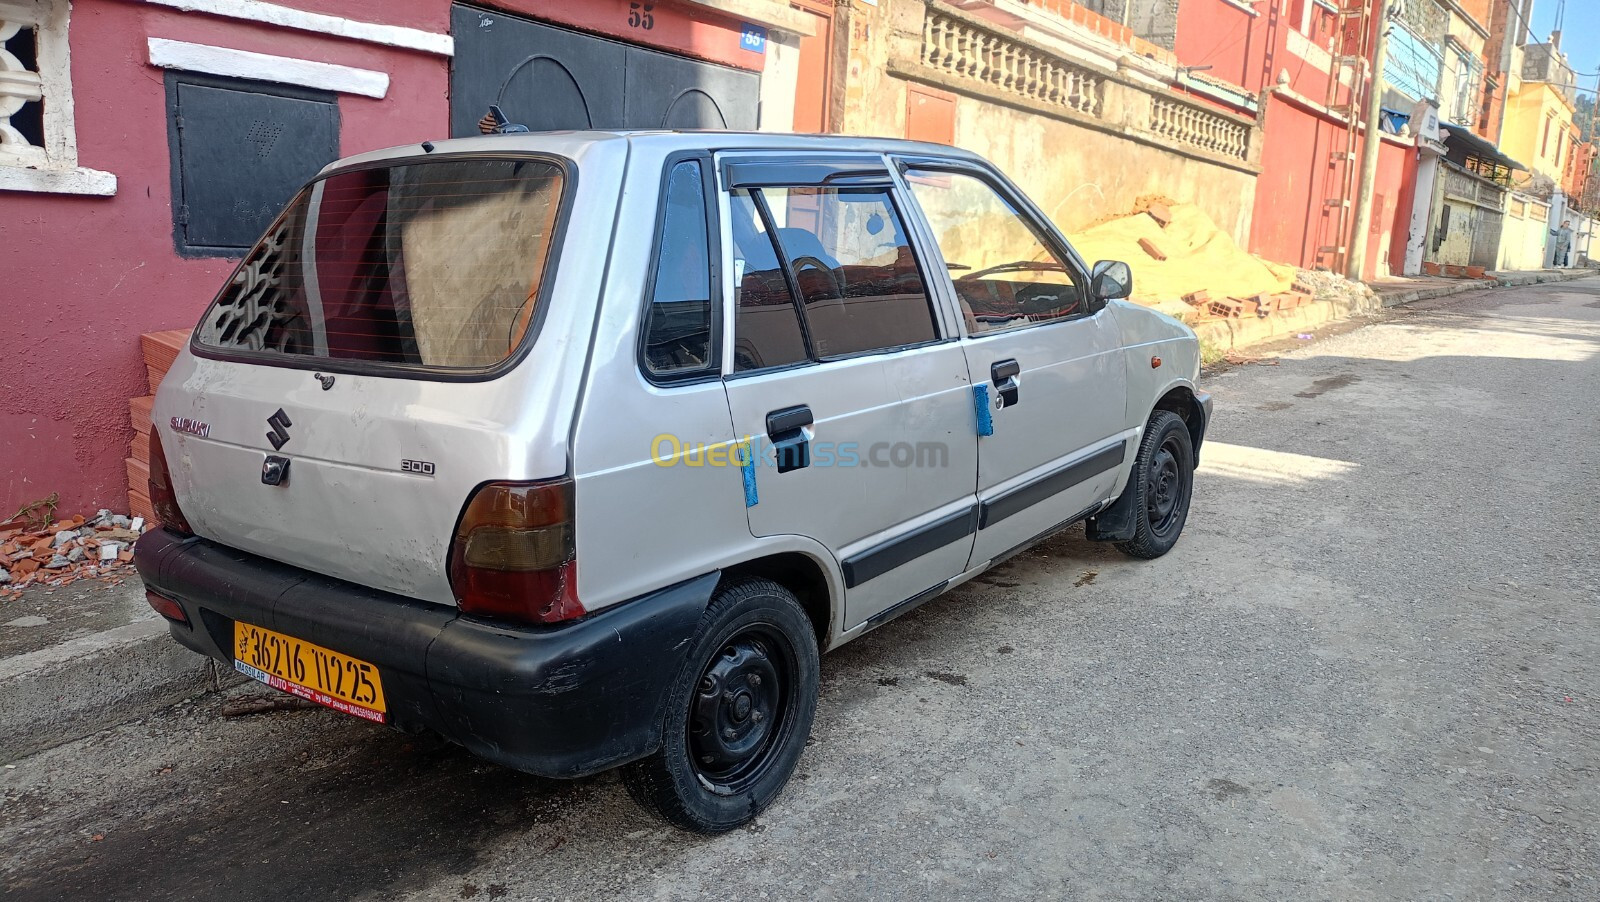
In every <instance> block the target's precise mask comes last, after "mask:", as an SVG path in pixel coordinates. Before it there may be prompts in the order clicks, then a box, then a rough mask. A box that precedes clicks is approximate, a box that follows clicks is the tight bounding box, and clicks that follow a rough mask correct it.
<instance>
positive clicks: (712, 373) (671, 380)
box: [635, 150, 723, 388]
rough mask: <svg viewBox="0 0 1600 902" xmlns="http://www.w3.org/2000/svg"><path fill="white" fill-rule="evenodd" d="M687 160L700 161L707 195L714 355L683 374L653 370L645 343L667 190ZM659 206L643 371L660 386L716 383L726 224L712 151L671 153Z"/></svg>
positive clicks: (642, 311) (641, 333) (641, 350)
mask: <svg viewBox="0 0 1600 902" xmlns="http://www.w3.org/2000/svg"><path fill="white" fill-rule="evenodd" d="M687 162H695V163H699V164H700V189H701V191H702V193H704V195H705V214H706V222H705V227H706V254H707V256H708V257H709V258H710V262H711V269H710V271H709V273H708V275H709V277H710V282H709V285H710V294H711V296H710V298H709V299H708V302H709V303H710V304H711V355H710V361H709V365H708V366H706V367H704V368H701V369H698V370H688V371H685V372H683V373H679V374H673V373H666V374H662V373H656V372H652V371H651V369H650V363H649V359H648V358H647V357H646V354H645V346H646V345H647V344H648V342H647V341H646V339H647V338H648V337H649V335H648V332H649V328H650V309H651V308H650V305H651V304H652V303H654V302H655V292H656V279H657V278H658V277H659V276H660V274H661V265H660V264H661V245H662V243H663V240H664V239H665V237H666V224H667V193H668V192H669V191H670V190H671V184H672V173H673V170H675V169H677V168H678V166H680V165H682V164H683V163H687ZM656 209H657V215H656V225H655V235H654V237H653V238H652V239H651V244H650V260H649V264H648V265H649V267H650V273H649V276H648V278H646V280H645V287H644V297H643V299H642V301H643V302H642V304H641V305H640V307H639V320H638V322H639V328H638V343H637V348H636V350H635V353H636V355H637V357H638V368H639V374H640V375H641V376H643V377H644V379H645V381H646V382H649V383H650V384H651V385H654V386H656V387H658V388H668V387H671V388H678V387H681V386H685V385H697V384H700V383H705V382H715V381H717V380H719V379H721V378H722V307H723V304H722V298H721V295H722V223H721V219H720V215H719V214H720V210H719V209H718V208H717V185H716V169H715V168H714V162H713V160H712V157H711V152H710V151H708V150H681V151H677V152H675V153H672V154H669V155H668V156H667V158H666V159H665V160H663V161H662V163H661V191H660V194H659V195H658V196H657V199H656Z"/></svg>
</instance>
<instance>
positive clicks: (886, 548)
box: [844, 504, 978, 589]
mask: <svg viewBox="0 0 1600 902" xmlns="http://www.w3.org/2000/svg"><path fill="white" fill-rule="evenodd" d="M977 514H978V506H977V505H976V504H974V505H972V506H971V507H969V508H967V509H966V510H964V511H958V512H956V513H953V514H951V515H949V516H947V517H940V518H939V519H937V520H935V521H933V522H932V523H929V524H927V525H926V526H919V527H917V528H916V529H913V530H912V531H910V532H908V533H906V534H904V535H901V536H896V537H895V538H893V539H890V540H889V541H887V542H882V543H880V544H878V545H874V546H872V547H871V548H868V549H867V550H866V551H863V552H861V553H860V554H857V555H855V556H854V557H851V558H847V559H846V560H845V562H844V585H845V588H847V589H853V588H855V587H856V586H859V585H861V584H862V583H864V582H866V581H868V580H870V579H873V578H875V577H879V576H882V575H883V574H885V573H888V572H889V571H890V570H893V569H894V568H896V567H899V566H900V565H902V564H909V563H911V562H912V561H914V560H916V559H917V558H919V557H922V556H923V555H925V554H927V553H929V552H931V551H937V550H938V549H940V548H943V547H944V546H946V545H948V544H950V543H951V542H954V541H957V540H959V539H961V538H963V537H964V536H970V535H972V533H973V532H974V531H975V529H976V524H977Z"/></svg>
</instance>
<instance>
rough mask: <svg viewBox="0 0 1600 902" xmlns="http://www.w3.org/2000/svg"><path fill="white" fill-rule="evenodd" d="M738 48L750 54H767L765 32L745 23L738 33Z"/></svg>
mask: <svg viewBox="0 0 1600 902" xmlns="http://www.w3.org/2000/svg"><path fill="white" fill-rule="evenodd" d="M739 47H740V48H741V49H743V50H748V51H750V52H752V53H766V52H767V30H766V29H765V28H762V27H761V26H760V25H751V24H750V23H748V22H746V23H745V24H744V28H743V30H741V31H740V32H739Z"/></svg>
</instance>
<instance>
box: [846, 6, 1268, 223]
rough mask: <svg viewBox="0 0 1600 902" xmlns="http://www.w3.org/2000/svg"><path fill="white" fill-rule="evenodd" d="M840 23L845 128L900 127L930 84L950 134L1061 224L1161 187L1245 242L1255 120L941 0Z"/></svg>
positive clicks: (1102, 214)
mask: <svg viewBox="0 0 1600 902" xmlns="http://www.w3.org/2000/svg"><path fill="white" fill-rule="evenodd" d="M848 34H849V38H850V48H849V74H848V77H847V78H846V80H845V84H846V89H845V96H844V97H843V103H842V104H841V106H842V109H841V110H840V112H841V114H842V115H841V118H840V119H839V120H838V121H839V123H840V130H841V131H843V132H846V133H849V134H867V135H882V136H889V137H901V136H904V135H906V134H907V110H908V91H909V89H910V87H911V85H914V84H915V85H918V86H931V87H933V88H936V89H940V90H942V91H945V92H949V94H950V95H952V96H953V97H954V98H955V116H954V119H955V125H954V135H953V138H954V143H955V144H956V145H957V146H959V147H962V148H965V149H968V150H972V151H974V152H976V153H979V154H982V155H983V156H985V157H987V158H989V159H990V160H992V161H994V162H995V163H996V164H997V165H998V166H1000V168H1001V169H1003V170H1004V171H1005V172H1006V173H1007V174H1009V175H1010V176H1011V177H1012V178H1013V179H1015V180H1016V181H1017V183H1018V184H1019V185H1021V186H1022V188H1023V190H1025V191H1026V192H1027V193H1028V194H1029V196H1030V197H1032V198H1033V199H1034V201H1035V202H1036V203H1038V204H1039V206H1040V207H1042V208H1043V209H1044V210H1045V211H1046V212H1047V213H1049V214H1050V215H1051V216H1052V217H1053V218H1054V219H1055V221H1056V223H1057V224H1058V225H1059V226H1060V227H1061V228H1063V229H1065V230H1067V231H1073V230H1076V229H1081V228H1083V227H1085V226H1087V225H1089V224H1091V223H1094V222H1096V221H1098V220H1101V219H1104V218H1106V217H1107V216H1111V215H1116V214H1119V213H1123V212H1126V211H1127V210H1128V209H1129V208H1130V207H1131V206H1132V205H1133V203H1134V201H1135V199H1136V198H1138V197H1140V196H1141V195H1145V194H1163V195H1166V196H1169V197H1172V198H1173V199H1175V200H1178V201H1180V202H1190V203H1195V204H1197V205H1199V206H1200V207H1202V208H1203V209H1204V210H1206V212H1207V213H1208V214H1210V215H1211V217H1212V218H1213V219H1214V220H1216V222H1217V224H1218V225H1219V226H1220V227H1221V228H1222V229H1223V230H1225V231H1227V232H1229V233H1230V234H1232V235H1233V236H1234V238H1235V239H1236V240H1238V241H1239V242H1240V243H1241V244H1242V243H1244V242H1245V241H1246V240H1247V239H1248V237H1249V234H1250V218H1251V210H1252V208H1253V206H1254V203H1255V182H1256V176H1257V174H1258V173H1259V171H1260V165H1259V160H1260V150H1261V132H1260V130H1259V129H1258V128H1257V126H1256V122H1255V120H1253V119H1251V118H1247V117H1243V116H1238V115H1234V114H1232V113H1228V112H1225V111H1223V110H1220V109H1218V108H1216V107H1213V106H1210V105H1207V104H1205V103H1202V102H1199V101H1196V100H1195V99H1193V98H1191V97H1188V96H1185V95H1181V94H1178V93H1176V92H1173V91H1169V90H1166V89H1164V88H1162V87H1160V86H1158V85H1154V84H1151V83H1149V82H1148V81H1147V80H1141V78H1140V77H1139V76H1136V75H1135V74H1134V73H1132V72H1130V71H1128V69H1127V68H1126V67H1120V68H1119V67H1118V66H1117V65H1116V64H1115V62H1114V61H1101V62H1099V63H1098V64H1097V61H1095V60H1088V59H1082V58H1070V59H1069V58H1067V57H1066V56H1064V55H1063V53H1062V52H1061V51H1059V50H1058V49H1056V48H1053V47H1051V46H1049V45H1046V44H1043V43H1039V42H1036V41H1032V40H1028V39H1025V38H1023V37H1021V36H1020V35H1018V34H1017V33H1016V32H1012V31H1009V30H1007V29H1005V28H1003V27H1001V26H998V25H996V24H995V23H992V22H989V21H986V20H984V19H981V18H977V17H975V16H972V15H970V14H967V13H965V12H962V11H960V10H957V9H954V8H952V7H949V6H946V5H944V4H943V3H939V2H924V0H882V2H881V3H880V4H879V5H878V6H877V7H875V8H872V7H862V6H858V7H856V8H855V9H854V10H853V11H852V13H851V15H850V17H849V23H848Z"/></svg>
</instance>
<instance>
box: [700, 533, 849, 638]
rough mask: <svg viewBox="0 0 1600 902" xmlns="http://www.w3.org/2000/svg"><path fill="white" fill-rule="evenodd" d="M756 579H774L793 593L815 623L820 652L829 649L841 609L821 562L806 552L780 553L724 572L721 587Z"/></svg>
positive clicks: (761, 557)
mask: <svg viewBox="0 0 1600 902" xmlns="http://www.w3.org/2000/svg"><path fill="white" fill-rule="evenodd" d="M752 576H754V577H762V578H765V579H770V580H772V581H773V582H775V583H777V584H778V585H780V586H783V587H784V588H786V589H788V590H789V591H791V592H793V593H794V594H795V597H796V598H798V599H799V600H800V607H801V608H803V609H804V610H805V612H806V619H808V620H810V621H811V629H812V631H813V632H814V633H815V634H816V637H817V649H818V651H826V650H827V649H828V646H829V644H830V642H831V639H832V636H833V627H834V620H835V618H834V613H835V611H836V610H837V609H838V606H837V605H835V604H834V597H835V596H834V592H833V589H832V581H830V580H829V578H828V570H827V568H826V567H825V565H824V564H823V563H822V562H821V561H819V560H817V559H816V558H815V557H813V556H812V555H810V554H807V553H805V552H802V551H777V552H774V553H771V554H765V555H762V556H760V557H755V558H751V559H749V560H745V561H742V562H740V563H737V564H732V565H730V566H727V567H724V568H722V581H721V584H720V585H725V584H727V583H728V582H730V581H732V580H736V579H739V578H741V577H752ZM720 585H719V588H720Z"/></svg>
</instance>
